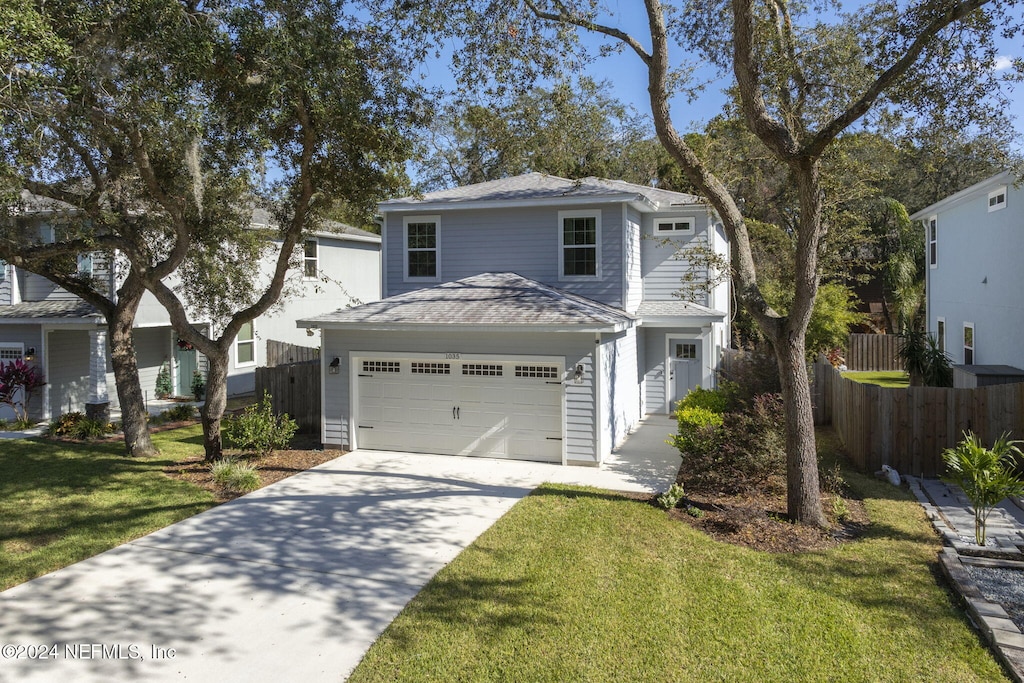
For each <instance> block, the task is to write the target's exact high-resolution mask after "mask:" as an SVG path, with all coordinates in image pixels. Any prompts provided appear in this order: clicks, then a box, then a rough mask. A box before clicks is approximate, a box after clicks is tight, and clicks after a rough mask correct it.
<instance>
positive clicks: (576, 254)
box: [558, 211, 601, 278]
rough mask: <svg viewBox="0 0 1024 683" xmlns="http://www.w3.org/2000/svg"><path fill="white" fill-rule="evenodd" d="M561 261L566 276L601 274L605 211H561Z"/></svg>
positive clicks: (559, 215)
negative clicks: (602, 217) (603, 216)
mask: <svg viewBox="0 0 1024 683" xmlns="http://www.w3.org/2000/svg"><path fill="white" fill-rule="evenodd" d="M558 222H559V226H560V230H559V232H558V239H559V247H560V249H559V261H560V262H561V273H562V277H563V278H575V277H597V276H598V275H599V270H598V264H599V263H600V262H601V245H600V234H601V214H600V213H594V212H593V211H560V212H559V213H558Z"/></svg>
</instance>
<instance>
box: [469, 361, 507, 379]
mask: <svg viewBox="0 0 1024 683" xmlns="http://www.w3.org/2000/svg"><path fill="white" fill-rule="evenodd" d="M502 370H503V368H502V366H500V365H493V364H490V363H463V364H462V374H463V375H472V376H476V377H501V376H502Z"/></svg>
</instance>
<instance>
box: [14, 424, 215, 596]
mask: <svg viewBox="0 0 1024 683" xmlns="http://www.w3.org/2000/svg"><path fill="white" fill-rule="evenodd" d="M153 441H154V443H156V445H157V447H158V448H159V449H160V450H161V451H162V453H161V455H159V456H157V457H154V458H144V459H142V458H140V459H135V458H127V457H125V456H124V455H123V452H124V445H123V444H122V443H120V442H117V443H103V444H70V443H59V442H51V441H47V440H44V439H24V440H21V439H15V440H10V441H3V442H2V447H0V589H6V588H9V587H11V586H13V585H16V584H19V583H22V582H23V581H27V580H28V579H31V578H34V577H36V576H41V575H42V574H46V573H48V572H51V571H53V570H55V569H59V568H60V567H65V566H67V565H69V564H72V563H74V562H77V561H79V560H82V559H85V558H87V557H91V556H93V555H95V554H97V553H100V552H103V551H104V550H108V549H110V548H113V547H115V546H117V545H120V544H122V543H124V542H126V541H130V540H132V539H135V538H138V537H140V536H143V535H145V534H147V533H149V532H151V531H154V530H156V529H160V528H162V527H165V526H167V525H168V524H172V523H174V522H177V521H179V520H181V519H184V518H186V517H190V516H191V515H194V514H196V513H198V512H202V511H203V510H206V509H207V508H210V507H212V506H213V505H214V501H213V496H212V495H210V494H209V493H208V492H206V491H204V490H203V489H200V488H198V487H196V486H193V485H192V484H188V483H185V482H182V481H177V480H174V479H171V478H170V477H168V476H166V475H165V474H163V472H162V470H163V468H165V467H167V466H168V465H171V464H173V463H175V462H178V461H180V460H181V459H182V458H185V457H187V456H190V455H195V454H197V453H201V452H202V429H201V428H200V427H199V426H198V425H196V426H193V427H186V428H184V429H175V430H170V431H166V432H160V433H158V434H154V435H153Z"/></svg>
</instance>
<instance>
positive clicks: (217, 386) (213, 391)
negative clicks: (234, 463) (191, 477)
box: [199, 348, 228, 462]
mask: <svg viewBox="0 0 1024 683" xmlns="http://www.w3.org/2000/svg"><path fill="white" fill-rule="evenodd" d="M206 360H207V363H208V365H209V367H208V370H207V376H206V403H204V404H203V408H202V410H200V411H199V414H200V416H201V417H202V420H203V449H204V451H205V452H206V461H207V462H213V461H214V460H217V459H219V458H221V457H222V456H223V455H224V444H223V442H222V441H221V437H220V421H221V418H222V417H224V410H225V409H226V408H227V405H228V352H227V351H226V350H221V349H219V348H218V352H217V353H216V354H208V355H207V356H206Z"/></svg>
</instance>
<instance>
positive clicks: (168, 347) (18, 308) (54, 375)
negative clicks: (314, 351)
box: [0, 200, 380, 420]
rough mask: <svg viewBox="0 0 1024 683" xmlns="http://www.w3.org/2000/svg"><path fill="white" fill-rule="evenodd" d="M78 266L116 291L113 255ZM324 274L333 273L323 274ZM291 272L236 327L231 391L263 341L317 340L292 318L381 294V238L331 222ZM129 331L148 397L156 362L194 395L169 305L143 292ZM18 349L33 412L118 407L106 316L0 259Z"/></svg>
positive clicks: (41, 209) (247, 381)
mask: <svg viewBox="0 0 1024 683" xmlns="http://www.w3.org/2000/svg"><path fill="white" fill-rule="evenodd" d="M34 206H35V210H34V211H32V212H30V214H29V215H28V216H27V217H24V219H26V220H31V221H33V222H34V223H35V224H37V225H38V230H39V235H40V241H42V242H46V241H52V240H53V239H54V237H55V236H54V234H53V227H52V225H50V223H48V221H47V210H46V207H47V206H48V203H47V202H45V201H38V200H37V201H35V203H34ZM63 210H66V208H65V209H63ZM253 220H254V225H265V224H266V221H267V220H268V219H267V216H266V214H265V213H264V212H262V211H257V212H255V213H254V216H253ZM33 229H34V228H33ZM272 266H273V264H272V263H271V261H270V260H269V258H268V260H267V262H265V263H261V264H260V268H261V270H262V271H263V272H264V273H265V274H267V275H269V273H270V272H271V269H272ZM78 269H79V273H80V274H82V275H86V276H89V277H92V278H93V279H94V281H95V282H96V284H97V286H98V287H99V288H100V290H101V291H107V292H113V291H116V290H117V287H118V286H119V278H120V277H123V275H120V274H119V271H118V266H117V259H116V258H115V259H111V258H109V257H107V256H105V255H102V254H99V253H97V254H82V255H80V256H79V258H78ZM325 273H327V274H330V277H327V278H324V277H323V275H324V274H325ZM172 277H173V276H172ZM289 281H290V286H289V290H290V295H289V296H288V298H287V299H285V300H284V301H283V302H282V303H281V305H280V306H278V307H277V308H274V309H271V310H270V311H268V312H267V313H266V314H264V315H262V316H259V317H258V318H256V319H255V320H253V321H252V322H251V323H249V324H247V325H245V326H243V328H242V330H241V331H240V332H239V334H238V337H237V338H236V340H235V343H234V345H233V348H232V351H231V356H230V360H229V362H230V366H229V370H228V394H229V395H239V394H247V393H251V392H252V391H253V388H254V377H255V368H256V367H257V366H259V365H263V364H265V363H266V341H267V340H271V339H273V340H277V341H283V342H287V343H292V344H298V345H302V346H318V345H319V340H318V339H316V338H315V337H312V338H311V337H310V336H307V334H306V332H305V331H304V330H302V329H301V328H298V327H296V325H295V320H296V319H298V318H300V317H306V316H310V315H316V314H318V313H323V312H324V311H330V310H333V309H336V308H338V307H340V306H346V305H350V304H352V303H363V302H368V301H375V300H377V299H379V298H380V237H379V236H378V235H375V234H373V233H370V232H367V231H365V230H360V229H358V228H352V227H348V226H332V230H331V231H328V232H321V233H317V234H315V235H311V236H309V237H308V238H307V239H306V240H305V241H304V244H303V259H302V264H301V266H300V269H299V272H297V273H295V274H294V276H290V280H289ZM197 324H199V325H200V326H201V327H206V328H207V329H209V323H208V322H205V323H204V321H202V320H197ZM133 335H134V339H135V350H136V356H137V359H138V366H139V379H140V382H141V385H142V389H143V392H145V394H146V396H147V397H148V398H149V399H150V400H152V399H155V398H156V397H157V386H156V384H157V376H158V374H159V373H160V370H161V368H166V369H167V371H168V372H169V374H170V378H171V383H172V392H173V394H175V395H178V396H191V395H192V391H191V383H192V376H193V372H194V371H195V370H199V371H202V370H203V368H204V359H203V358H202V356H201V355H199V354H198V353H197V352H196V351H195V350H194V349H192V348H188V347H189V345H187V344H184V343H182V344H179V343H178V336H177V334H176V333H175V332H174V330H173V329H172V328H171V326H170V321H169V317H168V315H167V312H166V311H165V310H164V308H163V306H161V305H160V303H159V302H158V301H157V300H156V298H155V297H154V296H153V295H152V294H150V293H149V292H147V293H146V294H145V295H144V296H143V299H142V302H141V304H140V305H139V309H138V312H137V314H136V316H135V322H134V329H133ZM17 358H21V359H25V360H28V361H31V362H33V363H34V364H36V365H37V366H39V367H40V368H41V369H42V372H43V376H44V379H45V381H46V385H45V386H44V387H43V389H42V390H41V391H40V392H39V397H38V398H35V397H34V398H33V401H32V404H31V405H30V406H29V407H30V411H31V412H30V414H31V416H32V417H34V418H36V419H42V420H48V419H51V418H53V417H55V416H57V415H60V414H61V413H65V412H70V411H84V406H85V405H86V404H87V403H106V402H109V403H110V406H111V407H112V408H114V409H116V408H118V407H119V406H118V400H117V393H116V391H115V390H114V377H113V369H112V367H111V365H110V354H109V349H108V346H107V339H106V324H105V321H104V319H103V316H102V315H101V314H100V313H99V312H98V311H97V310H96V309H95V308H93V307H92V306H90V305H89V304H87V303H85V302H84V301H82V300H81V299H79V298H78V297H76V296H75V295H73V294H71V293H69V292H67V291H66V290H64V289H62V288H60V287H58V286H56V285H55V284H54V283H52V282H50V281H49V280H47V279H46V278H43V277H41V276H39V275H36V274H34V273H30V272H28V271H25V270H22V269H20V268H16V267H14V266H13V265H11V264H7V263H4V262H3V261H0V361H2V362H6V361H8V360H13V359H17ZM12 417H13V413H11V412H10V411H9V409H6V407H4V406H0V419H11V418H12Z"/></svg>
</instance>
